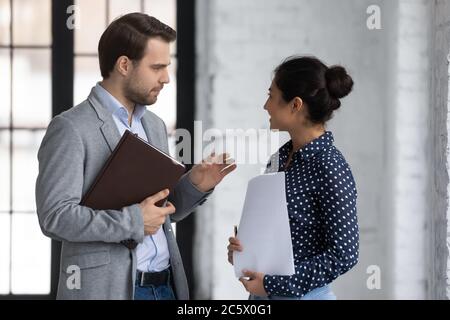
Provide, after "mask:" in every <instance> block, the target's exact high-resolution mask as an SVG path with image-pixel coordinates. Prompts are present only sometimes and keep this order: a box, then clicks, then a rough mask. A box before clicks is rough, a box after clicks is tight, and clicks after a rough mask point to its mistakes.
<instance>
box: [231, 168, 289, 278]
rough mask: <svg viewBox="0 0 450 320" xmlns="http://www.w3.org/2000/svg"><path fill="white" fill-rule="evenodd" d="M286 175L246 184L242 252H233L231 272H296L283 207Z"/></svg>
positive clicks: (273, 176) (287, 218) (263, 178)
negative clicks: (232, 269)
mask: <svg viewBox="0 0 450 320" xmlns="http://www.w3.org/2000/svg"><path fill="white" fill-rule="evenodd" d="M285 189H286V188H285V174H284V172H277V173H271V174H264V175H261V176H258V177H255V178H253V179H251V180H250V181H249V183H248V187H247V193H246V196H245V202H244V208H243V210H242V216H241V221H240V223H239V231H238V235H237V238H238V239H239V241H240V242H241V244H242V247H243V251H242V252H237V251H235V252H234V255H233V261H234V272H235V274H236V277H241V276H243V274H242V270H244V269H247V270H251V271H256V272H263V273H264V274H271V275H293V274H294V273H295V268H294V257H293V252H292V241H291V230H290V226H289V217H288V211H287V204H286V190H285Z"/></svg>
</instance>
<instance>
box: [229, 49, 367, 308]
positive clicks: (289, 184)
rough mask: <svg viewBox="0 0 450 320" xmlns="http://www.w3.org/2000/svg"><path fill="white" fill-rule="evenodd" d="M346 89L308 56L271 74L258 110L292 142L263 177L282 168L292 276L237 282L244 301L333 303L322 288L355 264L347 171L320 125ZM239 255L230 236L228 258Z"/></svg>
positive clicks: (347, 80)
mask: <svg viewBox="0 0 450 320" xmlns="http://www.w3.org/2000/svg"><path fill="white" fill-rule="evenodd" d="M352 88H353V80H352V78H351V77H350V76H349V75H348V74H347V71H346V70H345V69H344V68H343V67H341V66H332V67H327V66H326V65H325V64H324V63H322V62H321V61H320V60H318V59H317V58H315V57H291V58H288V59H287V60H285V61H284V62H283V63H282V64H281V65H280V66H278V67H277V68H276V69H275V76H274V79H273V81H272V84H271V86H270V89H269V93H268V95H269V97H268V99H267V102H266V104H265V106H264V109H266V110H267V112H268V113H269V116H270V128H271V129H278V130H280V131H287V132H288V133H289V134H290V137H291V140H290V141H289V142H287V143H286V144H285V145H283V146H282V147H281V148H280V149H279V150H278V152H277V153H276V154H274V155H273V156H272V157H271V159H270V161H269V163H268V165H267V170H266V172H273V171H284V172H285V174H286V199H287V203H288V213H289V222H290V227H291V237H292V245H293V250H294V262H295V274H294V275H292V276H283V275H271V274H263V273H261V272H258V270H248V271H246V272H245V273H244V275H245V276H247V277H249V280H245V279H244V278H241V279H240V281H241V282H242V283H243V285H244V287H245V289H246V290H247V291H248V292H249V293H250V294H251V295H250V299H324V300H333V299H336V297H335V295H334V294H333V292H332V291H331V290H330V288H329V284H330V283H331V282H332V281H333V280H334V279H336V278H337V277H339V276H340V275H342V274H344V273H346V272H347V271H349V270H350V269H351V268H352V267H353V266H355V265H356V263H357V262H358V250H359V234H358V221H357V216H356V198H357V191H356V185H355V181H354V179H353V175H352V172H351V170H350V166H349V165H348V163H347V162H346V161H345V158H344V156H343V155H342V154H341V152H340V151H339V150H338V149H337V148H336V147H335V146H334V145H333V141H334V140H333V134H332V133H331V132H330V131H326V129H325V124H326V122H327V121H328V120H330V119H331V117H332V116H333V112H334V111H335V110H337V109H338V108H339V107H340V106H341V102H340V99H341V98H343V97H345V96H347V95H348V94H349V93H350V92H351V90H352ZM234 250H238V251H242V250H245V248H242V246H241V245H240V243H239V241H238V240H237V238H235V237H231V238H230V239H229V245H228V260H229V262H230V263H231V264H232V263H233V251H234Z"/></svg>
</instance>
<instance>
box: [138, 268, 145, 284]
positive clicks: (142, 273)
mask: <svg viewBox="0 0 450 320" xmlns="http://www.w3.org/2000/svg"><path fill="white" fill-rule="evenodd" d="M144 274H145V273H144V272H143V271H142V272H141V279H140V281H139V286H141V287H143V286H144Z"/></svg>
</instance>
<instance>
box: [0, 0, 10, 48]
mask: <svg viewBox="0 0 450 320" xmlns="http://www.w3.org/2000/svg"><path fill="white" fill-rule="evenodd" d="M10 23H11V9H10V6H9V0H0V44H3V45H9V44H10V43H11V39H10V35H9V26H10Z"/></svg>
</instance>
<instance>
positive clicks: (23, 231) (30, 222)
mask: <svg viewBox="0 0 450 320" xmlns="http://www.w3.org/2000/svg"><path fill="white" fill-rule="evenodd" d="M11 260H12V274H11V281H12V283H11V286H12V288H11V289H12V293H13V294H48V293H50V263H51V240H50V239H49V238H47V237H45V236H44V235H43V234H42V232H41V229H40V227H39V223H38V218H37V215H36V214H33V213H14V214H13V215H12V257H11Z"/></svg>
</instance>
